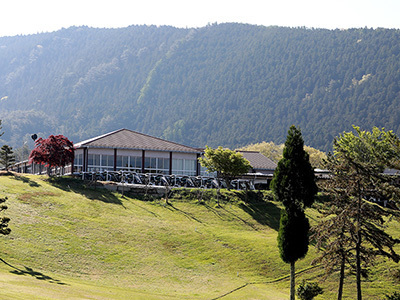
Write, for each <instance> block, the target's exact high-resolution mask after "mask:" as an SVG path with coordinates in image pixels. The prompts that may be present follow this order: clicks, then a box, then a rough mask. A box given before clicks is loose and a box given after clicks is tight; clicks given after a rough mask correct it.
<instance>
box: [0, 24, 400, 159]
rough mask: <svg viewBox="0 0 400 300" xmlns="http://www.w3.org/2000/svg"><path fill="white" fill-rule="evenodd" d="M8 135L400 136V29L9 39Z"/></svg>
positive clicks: (95, 33)
mask: <svg viewBox="0 0 400 300" xmlns="http://www.w3.org/2000/svg"><path fill="white" fill-rule="evenodd" d="M0 119H1V120H3V123H2V125H3V131H4V132H5V133H4V135H3V136H2V137H1V139H2V140H0V142H2V143H3V144H4V143H7V144H9V145H11V146H13V147H20V146H22V145H23V144H24V143H28V144H30V145H31V144H32V141H31V140H30V135H31V134H33V133H36V134H38V135H39V136H45V137H47V136H48V135H50V134H64V135H66V136H67V137H69V138H70V139H71V140H73V141H74V142H79V141H81V140H83V139H86V138H89V137H93V136H97V135H100V134H103V133H106V132H108V131H112V130H116V129H120V128H129V129H132V130H137V131H140V132H143V133H147V134H151V135H154V136H157V137H162V138H166V139H169V140H172V141H175V142H179V143H183V144H187V145H190V146H196V147H203V146H205V145H209V146H212V147H215V146H218V145H222V146H226V147H231V148H235V147H241V146H245V145H248V144H252V143H260V142H262V141H273V142H275V143H282V142H283V141H284V140H285V138H286V133H287V130H288V128H289V126H290V125H292V124H295V125H296V126H299V127H300V128H301V130H302V134H303V137H304V140H305V142H306V144H307V145H310V146H312V147H315V148H318V149H320V150H324V151H327V150H330V149H331V147H332V141H333V138H334V137H335V136H337V135H338V134H339V133H341V132H343V131H350V130H351V129H352V127H351V125H353V124H355V125H358V126H360V127H361V128H362V129H366V130H370V129H371V128H372V126H378V127H385V128H386V129H391V130H393V131H394V132H395V133H397V134H400V31H399V30H394V29H368V28H362V29H349V30H326V29H310V28H285V27H264V26H254V25H246V24H213V25H210V26H206V27H203V28H188V29H178V28H173V27H169V26H161V27H156V26H130V27H127V28H122V29H95V28H88V27H71V28H67V29H62V30H60V31H56V32H52V33H41V34H35V35H28V36H15V37H3V38H0Z"/></svg>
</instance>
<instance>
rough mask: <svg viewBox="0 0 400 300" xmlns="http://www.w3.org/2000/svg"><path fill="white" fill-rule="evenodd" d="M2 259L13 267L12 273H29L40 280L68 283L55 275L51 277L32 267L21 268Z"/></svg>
mask: <svg viewBox="0 0 400 300" xmlns="http://www.w3.org/2000/svg"><path fill="white" fill-rule="evenodd" d="M0 261H2V262H3V263H4V264H6V265H7V266H9V267H11V268H13V269H14V270H12V271H10V273H12V274H15V275H24V276H25V275H29V276H32V277H34V278H36V279H38V280H44V281H47V282H49V283H55V284H59V285H67V284H66V283H64V282H62V281H60V280H58V279H55V278H53V277H50V276H48V275H45V274H43V273H41V272H37V271H35V270H33V269H32V268H29V267H26V266H24V268H25V270H21V269H19V268H17V267H14V266H13V265H11V264H9V263H8V262H6V261H5V260H4V259H2V258H0Z"/></svg>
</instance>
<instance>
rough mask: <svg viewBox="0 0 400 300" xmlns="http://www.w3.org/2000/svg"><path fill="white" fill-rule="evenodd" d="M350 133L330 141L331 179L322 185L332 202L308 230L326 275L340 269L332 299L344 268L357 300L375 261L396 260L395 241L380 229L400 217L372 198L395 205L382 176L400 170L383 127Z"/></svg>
mask: <svg viewBox="0 0 400 300" xmlns="http://www.w3.org/2000/svg"><path fill="white" fill-rule="evenodd" d="M354 129H355V133H354V132H345V133H343V134H342V135H340V136H339V138H337V139H335V141H334V154H333V155H330V156H328V159H327V161H326V167H327V168H328V169H329V170H330V172H331V174H332V177H331V178H330V179H329V180H328V181H327V182H326V183H325V184H324V189H325V190H326V191H327V192H329V193H330V195H331V197H332V200H331V201H329V202H327V203H326V205H327V207H326V208H325V209H324V210H323V219H322V220H321V221H320V222H319V224H318V225H317V226H315V228H314V229H313V231H314V238H315V240H316V241H317V244H316V246H317V247H318V248H320V249H323V251H322V255H321V256H320V258H319V259H318V260H317V261H321V262H324V264H323V265H324V266H326V267H327V269H326V270H327V273H328V274H330V273H332V272H333V271H335V269H336V268H335V266H340V283H339V292H338V299H341V298H340V297H341V294H342V290H343V280H344V269H345V267H346V266H348V267H349V268H350V269H351V271H355V274H356V284H357V299H358V300H361V299H362V292H361V276H362V275H363V274H365V270H366V268H367V267H368V266H369V265H371V264H372V263H373V261H374V260H375V258H376V257H377V256H385V257H387V258H389V259H392V260H394V261H395V262H398V261H400V256H399V255H398V254H397V253H396V252H395V251H394V247H395V245H396V244H397V243H399V240H398V239H395V238H393V237H392V236H390V235H389V234H388V233H387V232H386V231H385V225H386V224H385V223H386V222H387V220H390V219H391V218H392V217H393V216H395V215H397V216H400V214H399V212H398V210H397V209H396V210H392V209H389V208H387V207H384V206H385V205H383V207H382V206H380V205H378V204H377V201H378V200H386V201H389V200H390V201H392V200H393V205H395V201H396V200H397V201H398V200H399V198H400V188H398V187H396V186H395V185H393V179H394V178H393V177H392V176H389V175H386V174H385V173H384V170H385V169H386V168H396V169H398V168H399V167H400V166H399V164H400V140H399V139H398V138H397V137H396V136H395V135H394V134H393V132H392V131H385V130H384V129H382V130H379V129H378V128H373V130H372V132H367V131H361V130H360V128H359V127H354Z"/></svg>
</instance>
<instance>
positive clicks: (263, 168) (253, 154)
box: [237, 150, 276, 173]
mask: <svg viewBox="0 0 400 300" xmlns="http://www.w3.org/2000/svg"><path fill="white" fill-rule="evenodd" d="M237 151H238V152H239V153H241V154H242V155H243V157H244V158H245V159H247V160H248V161H249V162H250V165H251V166H252V168H253V170H254V172H261V173H273V172H274V170H275V169H276V163H274V162H273V161H272V160H271V159H270V158H268V157H266V156H264V155H263V154H261V153H260V152H257V151H244V150H237Z"/></svg>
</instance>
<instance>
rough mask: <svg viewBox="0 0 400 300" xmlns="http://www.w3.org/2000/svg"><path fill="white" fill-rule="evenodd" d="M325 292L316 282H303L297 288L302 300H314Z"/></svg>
mask: <svg viewBox="0 0 400 300" xmlns="http://www.w3.org/2000/svg"><path fill="white" fill-rule="evenodd" d="M323 292H324V291H323V290H322V288H321V287H320V286H319V285H318V283H316V282H306V281H305V280H303V281H302V283H300V285H299V286H298V287H297V296H299V298H300V299H301V300H312V299H314V297H316V296H318V295H320V294H322V293H323ZM390 300H392V299H390Z"/></svg>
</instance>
